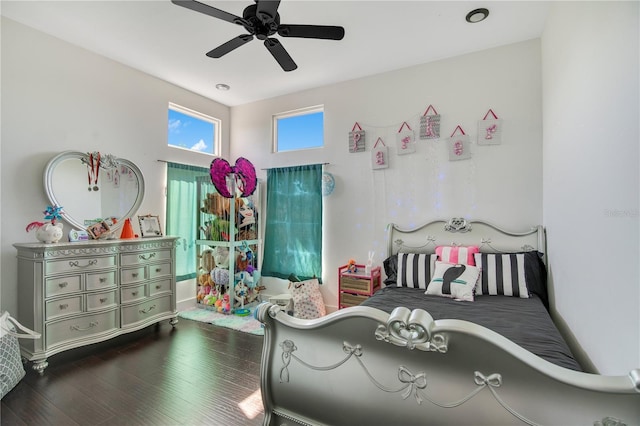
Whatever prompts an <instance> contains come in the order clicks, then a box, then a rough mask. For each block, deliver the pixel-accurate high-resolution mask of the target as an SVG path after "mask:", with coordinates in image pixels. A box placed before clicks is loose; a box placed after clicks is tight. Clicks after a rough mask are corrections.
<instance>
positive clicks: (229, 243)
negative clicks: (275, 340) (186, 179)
mask: <svg viewBox="0 0 640 426" xmlns="http://www.w3.org/2000/svg"><path fill="white" fill-rule="evenodd" d="M197 183H198V191H197V197H198V200H199V203H200V205H199V206H198V220H197V225H198V232H199V235H200V238H199V239H197V240H196V247H197V255H198V256H197V258H198V265H197V268H198V286H197V296H196V300H197V306H198V307H201V308H205V309H211V310H215V311H218V312H221V313H225V314H232V313H236V314H242V313H246V312H248V311H247V310H246V309H245V306H246V305H248V304H250V303H252V302H254V301H256V300H257V297H258V294H259V292H260V290H261V289H262V287H261V286H260V271H259V265H260V258H261V256H262V239H261V234H260V226H259V218H258V214H259V212H260V196H259V191H260V184H259V183H258V186H257V188H256V191H255V192H254V193H253V194H252V195H250V196H248V197H241V196H240V193H239V191H231V193H235V194H234V195H235V197H233V198H225V197H223V196H222V195H220V194H219V193H218V192H217V191H216V188H215V187H214V186H213V184H212V183H211V178H210V177H209V176H202V177H200V178H197Z"/></svg>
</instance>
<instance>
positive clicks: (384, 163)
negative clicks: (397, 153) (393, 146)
mask: <svg viewBox="0 0 640 426" xmlns="http://www.w3.org/2000/svg"><path fill="white" fill-rule="evenodd" d="M388 167H389V148H387V146H386V145H385V144H384V141H383V140H382V138H378V140H377V141H376V143H375V145H373V149H372V150H371V168H372V169H373V170H378V169H386V168H388Z"/></svg>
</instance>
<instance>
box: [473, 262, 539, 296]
mask: <svg viewBox="0 0 640 426" xmlns="http://www.w3.org/2000/svg"><path fill="white" fill-rule="evenodd" d="M475 258H476V265H477V266H478V267H479V268H480V269H481V270H482V274H481V279H480V280H479V281H478V285H477V286H476V295H478V296H479V295H482V294H488V295H490V296H497V295H501V296H514V297H522V298H529V291H528V290H527V280H526V277H525V253H476V254H475Z"/></svg>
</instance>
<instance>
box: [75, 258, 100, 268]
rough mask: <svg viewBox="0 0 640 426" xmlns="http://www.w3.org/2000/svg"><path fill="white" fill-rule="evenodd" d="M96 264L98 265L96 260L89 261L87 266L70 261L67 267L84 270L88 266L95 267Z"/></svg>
mask: <svg viewBox="0 0 640 426" xmlns="http://www.w3.org/2000/svg"><path fill="white" fill-rule="evenodd" d="M97 263H98V260H97V259H92V260H90V261H89V262H87V264H86V265H80V262H79V261H77V260H74V261H70V262H69V266H71V267H76V268H86V267H89V266H93V265H95V264H97Z"/></svg>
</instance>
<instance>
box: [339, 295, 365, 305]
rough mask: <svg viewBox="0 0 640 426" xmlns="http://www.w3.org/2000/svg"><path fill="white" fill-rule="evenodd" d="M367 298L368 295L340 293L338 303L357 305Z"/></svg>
mask: <svg viewBox="0 0 640 426" xmlns="http://www.w3.org/2000/svg"><path fill="white" fill-rule="evenodd" d="M368 298H369V297H368V296H360V295H359V294H351V293H340V305H342V306H358V305H359V304H361V303H362V302H364V301H365V300H367V299H368Z"/></svg>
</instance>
